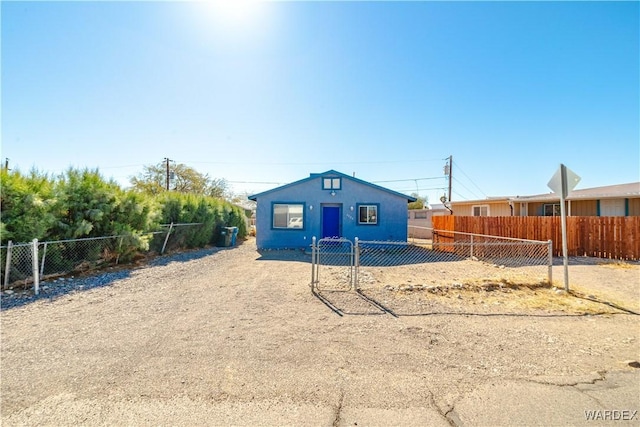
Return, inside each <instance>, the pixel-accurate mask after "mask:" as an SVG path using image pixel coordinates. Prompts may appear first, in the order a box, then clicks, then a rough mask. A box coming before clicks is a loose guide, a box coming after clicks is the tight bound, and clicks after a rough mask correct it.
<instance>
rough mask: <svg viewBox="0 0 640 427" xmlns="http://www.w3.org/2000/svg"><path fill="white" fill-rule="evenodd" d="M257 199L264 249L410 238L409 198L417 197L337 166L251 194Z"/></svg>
mask: <svg viewBox="0 0 640 427" xmlns="http://www.w3.org/2000/svg"><path fill="white" fill-rule="evenodd" d="M249 200H253V201H255V202H257V210H256V230H257V233H256V243H257V246H258V248H260V249H293V248H306V247H308V246H309V245H311V240H312V237H314V236H315V237H316V238H318V239H320V238H325V237H328V238H336V237H345V238H347V239H350V240H353V239H354V238H356V237H358V238H359V239H360V240H383V241H387V240H395V241H406V239H407V210H408V207H407V205H408V203H409V202H415V201H416V199H415V198H414V197H411V196H407V195H404V194H401V193H397V192H395V191H392V190H389V189H387V188H384V187H380V186H378V185H375V184H371V183H369V182H366V181H363V180H361V179H358V178H355V177H352V176H349V175H345V174H343V173H340V172H337V171H335V170H330V171H327V172H324V173H316V174H311V175H310V176H309V177H308V178H305V179H302V180H300V181H296V182H292V183H291V184H287V185H283V186H281V187H277V188H274V189H272V190H268V191H265V192H262V193H259V194H254V195H252V196H249Z"/></svg>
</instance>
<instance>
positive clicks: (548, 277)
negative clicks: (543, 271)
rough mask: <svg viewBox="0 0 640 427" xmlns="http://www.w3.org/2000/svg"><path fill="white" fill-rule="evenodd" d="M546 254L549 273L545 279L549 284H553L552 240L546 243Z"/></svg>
mask: <svg viewBox="0 0 640 427" xmlns="http://www.w3.org/2000/svg"><path fill="white" fill-rule="evenodd" d="M547 253H548V262H549V272H548V273H547V279H548V280H549V284H550V285H551V284H553V240H549V241H547Z"/></svg>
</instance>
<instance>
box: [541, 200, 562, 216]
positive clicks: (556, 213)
mask: <svg viewBox="0 0 640 427" xmlns="http://www.w3.org/2000/svg"><path fill="white" fill-rule="evenodd" d="M547 206H552V207H553V211H552V215H547ZM556 206H557V207H558V209H557V210H556ZM560 212H561V211H560V203H543V204H542V216H560Z"/></svg>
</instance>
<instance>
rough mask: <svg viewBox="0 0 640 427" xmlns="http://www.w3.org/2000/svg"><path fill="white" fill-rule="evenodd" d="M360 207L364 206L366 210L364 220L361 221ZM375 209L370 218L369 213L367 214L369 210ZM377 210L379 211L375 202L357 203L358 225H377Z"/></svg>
mask: <svg viewBox="0 0 640 427" xmlns="http://www.w3.org/2000/svg"><path fill="white" fill-rule="evenodd" d="M362 208H365V209H366V210H367V213H366V218H367V219H366V221H362V220H361V218H362V217H361V215H360V211H361V209H362ZM370 209H372V210H375V214H374V215H373V218H374V219H373V220H371V217H372V216H371V215H370V214H369V210H370ZM379 211H380V207H379V206H378V205H376V204H366V203H363V204H359V205H358V224H359V225H378V218H379Z"/></svg>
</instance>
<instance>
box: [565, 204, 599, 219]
mask: <svg viewBox="0 0 640 427" xmlns="http://www.w3.org/2000/svg"><path fill="white" fill-rule="evenodd" d="M570 203H571V216H597V215H598V202H597V201H595V200H572V201H571V202H570ZM567 212H568V211H567Z"/></svg>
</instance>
